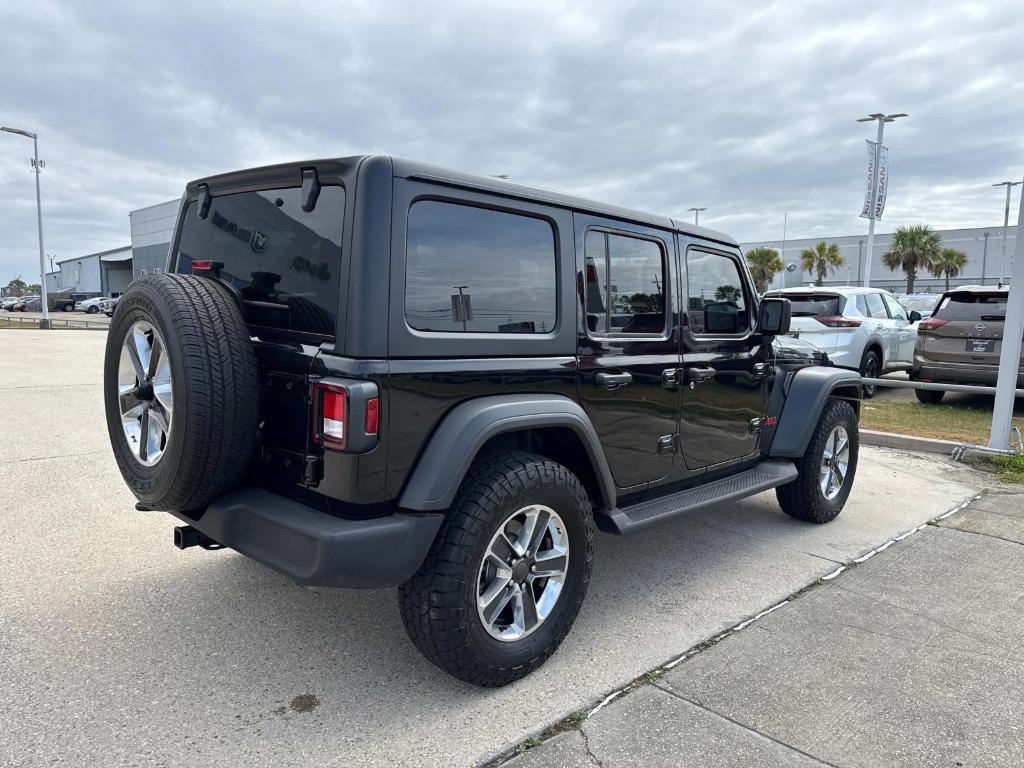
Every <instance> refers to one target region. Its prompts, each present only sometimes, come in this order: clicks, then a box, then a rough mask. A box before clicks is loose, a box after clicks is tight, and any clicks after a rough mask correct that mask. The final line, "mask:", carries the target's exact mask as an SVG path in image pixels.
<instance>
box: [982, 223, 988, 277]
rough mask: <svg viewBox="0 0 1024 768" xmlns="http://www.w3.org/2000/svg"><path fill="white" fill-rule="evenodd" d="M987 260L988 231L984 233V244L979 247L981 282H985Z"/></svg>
mask: <svg viewBox="0 0 1024 768" xmlns="http://www.w3.org/2000/svg"><path fill="white" fill-rule="evenodd" d="M987 261H988V232H986V233H985V244H984V245H983V246H982V249H981V284H982V285H984V284H985V266H986V264H985V262H987Z"/></svg>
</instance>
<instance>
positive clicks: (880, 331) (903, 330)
mask: <svg viewBox="0 0 1024 768" xmlns="http://www.w3.org/2000/svg"><path fill="white" fill-rule="evenodd" d="M765 295H766V296H780V297H785V298H787V299H789V301H790V303H791V305H792V311H793V320H792V323H791V324H790V335H792V336H796V337H799V338H800V339H803V340H804V341H809V342H811V343H812V344H814V346H816V347H818V348H819V349H821V350H822V351H824V352H825V353H827V354H828V358H829V360H830V361H831V362H832V363H833V364H834V365H839V366H842V367H844V368H849V369H851V370H855V371H859V372H860V373H861V375H862V376H864V377H865V378H874V377H876V376H879V375H881V374H883V373H886V372H888V371H896V370H906V369H908V368H910V366H911V365H912V364H913V361H914V339H915V337H916V333H915V330H914V327H913V325H912V323H915V322H917V321H918V320H920V319H921V318H920V315H919V313H918V312H916V311H914V312H909V313H908V312H907V310H906V309H904V308H903V305H901V304H900V303H899V302H898V301H896V298H895V297H894V296H893V295H892V294H891V293H889V292H888V291H883V290H881V289H879V288H859V287H839V288H817V287H808V288H783V289H779V290H773V291H768V292H767V293H766V294H765ZM874 394H875V387H874V386H871V385H867V384H865V385H864V397H873V396H874Z"/></svg>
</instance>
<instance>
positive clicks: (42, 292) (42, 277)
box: [0, 126, 50, 328]
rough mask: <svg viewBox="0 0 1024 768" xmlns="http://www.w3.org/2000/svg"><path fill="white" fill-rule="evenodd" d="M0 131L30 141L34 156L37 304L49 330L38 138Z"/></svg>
mask: <svg viewBox="0 0 1024 768" xmlns="http://www.w3.org/2000/svg"><path fill="white" fill-rule="evenodd" d="M0 131H6V132H7V133H16V134H17V135H19V136H25V137H27V138H29V139H32V151H33V155H34V157H33V158H32V170H33V171H34V172H35V174H36V223H37V225H38V227H39V303H40V306H41V308H42V310H43V319H42V322H41V323H40V327H41V328H49V327H50V307H49V301H47V298H46V256H45V254H44V253H43V204H42V202H41V201H40V197H39V174H40V172H41V171H42V170H43V166H44V165H45V163H43V161H42V160H40V159H39V137H38V135H37V134H35V133H30V132H29V131H23V130H21V129H20V128H9V127H7V126H0Z"/></svg>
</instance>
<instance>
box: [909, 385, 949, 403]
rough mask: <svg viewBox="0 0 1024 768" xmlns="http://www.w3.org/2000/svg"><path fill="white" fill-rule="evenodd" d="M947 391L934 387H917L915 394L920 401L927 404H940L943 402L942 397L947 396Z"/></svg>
mask: <svg viewBox="0 0 1024 768" xmlns="http://www.w3.org/2000/svg"><path fill="white" fill-rule="evenodd" d="M945 395H946V393H945V392H942V391H936V390H934V389H915V390H914V396H915V397H916V398H917V400H918V402H920V403H926V404H927V405H938V404H939V403H941V402H942V398H943V397H945Z"/></svg>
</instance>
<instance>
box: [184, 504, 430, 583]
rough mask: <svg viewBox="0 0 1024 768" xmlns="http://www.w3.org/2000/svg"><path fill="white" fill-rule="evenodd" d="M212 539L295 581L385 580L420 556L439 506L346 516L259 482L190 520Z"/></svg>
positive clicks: (405, 575)
mask: <svg viewBox="0 0 1024 768" xmlns="http://www.w3.org/2000/svg"><path fill="white" fill-rule="evenodd" d="M173 514H174V515H175V517H177V518H179V519H180V520H182V521H183V522H185V523H188V524H189V525H191V526H192V527H193V528H195V529H197V530H199V531H201V532H202V533H204V534H206V535H207V536H209V537H210V538H211V539H213V540H214V541H216V542H218V543H220V544H223V545H224V546H226V547H231V548H232V549H234V550H236V551H238V552H241V553H242V554H243V555H246V556H248V557H251V558H252V559H253V560H256V561H258V562H260V563H262V564H263V565H266V566H268V567H270V568H273V569H274V570H275V571H278V572H280V573H283V574H285V575H286V576H290V577H291V578H292V579H294V580H295V581H297V582H298V583H299V584H304V585H306V586H318V587H384V586H396V585H398V584H401V583H403V582H405V581H407V580H408V579H409V578H410V577H412V575H413V574H414V573H415V572H416V571H417V570H418V569H419V567H420V565H421V564H422V563H423V560H424V559H425V558H426V556H427V552H428V551H429V549H430V546H431V544H433V542H434V537H435V535H436V534H437V531H438V529H439V528H440V527H441V522H442V520H443V519H444V515H443V514H428V513H415V514H405V513H395V514H392V515H387V516H385V517H377V518H372V519H369V520H345V519H342V518H338V517H333V516H331V515H328V514H325V513H323V512H319V511H317V510H314V509H311V508H310V507H307V506H305V505H303V504H299V503H298V502H295V501H292V500H291V499H286V498H285V497H283V496H278V495H277V494H274V493H271V492H269V491H265V490H262V489H259V488H246V489H243V490H239V491H234V492H232V493H228V494H225V495H224V496H221V497H220V498H219V499H217V500H216V501H214V502H213V503H212V504H211V505H210V506H209V507H207V509H206V511H205V512H203V514H202V516H201V517H200V518H199V519H197V520H193V519H192V518H190V517H189V516H188V515H185V514H183V513H177V512H175V513H173Z"/></svg>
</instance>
